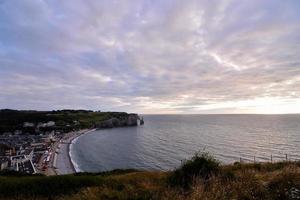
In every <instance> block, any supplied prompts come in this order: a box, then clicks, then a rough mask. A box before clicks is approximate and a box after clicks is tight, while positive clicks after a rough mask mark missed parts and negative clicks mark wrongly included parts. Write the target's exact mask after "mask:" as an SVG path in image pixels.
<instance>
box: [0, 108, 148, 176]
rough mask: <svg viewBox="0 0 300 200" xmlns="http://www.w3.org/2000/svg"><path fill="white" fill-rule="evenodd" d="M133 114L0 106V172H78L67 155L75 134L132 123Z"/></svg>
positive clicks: (134, 116)
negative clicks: (26, 109)
mask: <svg viewBox="0 0 300 200" xmlns="http://www.w3.org/2000/svg"><path fill="white" fill-rule="evenodd" d="M138 120H139V122H140V124H141V125H142V124H143V123H144V120H143V118H140V117H139V116H138V115H136V114H127V113H114V112H107V113H105V112H100V111H97V112H93V111H84V110H63V111H46V112H45V111H43V112H40V111H15V110H0V172H1V171H2V172H3V171H4V172H5V171H9V172H10V171H15V172H18V173H22V174H44V175H47V176H49V175H60V174H72V173H76V172H78V169H77V170H76V169H75V168H74V164H73V162H72V159H71V157H70V146H71V145H72V142H73V140H74V139H75V138H77V137H79V136H80V135H82V134H85V133H89V132H91V131H93V130H96V129H97V128H113V127H121V126H136V125H137V121H138Z"/></svg>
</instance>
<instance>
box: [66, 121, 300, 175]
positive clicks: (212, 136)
mask: <svg viewBox="0 0 300 200" xmlns="http://www.w3.org/2000/svg"><path fill="white" fill-rule="evenodd" d="M143 117H144V120H145V124H144V125H139V126H136V127H124V128H113V129H103V130H97V131H94V132H90V133H87V134H84V135H82V136H80V137H78V138H77V139H76V140H74V141H73V144H72V145H71V148H70V154H71V158H72V162H73V164H74V166H75V168H76V171H78V172H79V171H81V172H100V171H108V170H114V169H128V168H133V169H138V170H153V171H156V170H161V171H166V170H173V169H175V168H177V167H179V166H180V165H181V164H182V162H183V161H185V160H186V159H189V158H191V157H192V156H193V155H195V153H196V152H200V153H201V152H209V153H210V154H211V155H213V156H214V157H215V158H216V159H218V160H219V161H220V162H221V163H222V164H230V163H234V162H237V161H242V162H270V161H271V160H272V161H279V160H286V159H288V160H300V115H144V116H143Z"/></svg>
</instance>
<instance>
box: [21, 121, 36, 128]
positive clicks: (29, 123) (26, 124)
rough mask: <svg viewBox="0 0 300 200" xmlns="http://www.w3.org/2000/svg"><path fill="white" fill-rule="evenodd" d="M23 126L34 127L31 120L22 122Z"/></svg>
mask: <svg viewBox="0 0 300 200" xmlns="http://www.w3.org/2000/svg"><path fill="white" fill-rule="evenodd" d="M23 127H34V123H31V122H24V123H23Z"/></svg>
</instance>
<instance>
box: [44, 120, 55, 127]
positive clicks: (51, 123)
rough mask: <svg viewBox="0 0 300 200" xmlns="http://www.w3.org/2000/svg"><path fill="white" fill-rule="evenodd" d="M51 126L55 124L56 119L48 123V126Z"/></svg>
mask: <svg viewBox="0 0 300 200" xmlns="http://www.w3.org/2000/svg"><path fill="white" fill-rule="evenodd" d="M51 126H55V122H54V121H49V122H47V123H46V127H51Z"/></svg>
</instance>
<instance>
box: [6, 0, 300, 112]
mask: <svg viewBox="0 0 300 200" xmlns="http://www.w3.org/2000/svg"><path fill="white" fill-rule="evenodd" d="M0 107H1V108H13V109H38V110H52V109H62V108H75V109H77V108H81V109H93V110H113V111H128V112H139V113H296V112H298V113H300V1H299V0H284V1H283V0H251V1H249V0H224V1H222V0H195V1H194V0H184V1H183V0H178V1H175V0H137V1H135V0H128V1H126V0H119V1H115V0H101V1H100V0H94V1H93V0H64V1H61V0H0Z"/></svg>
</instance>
